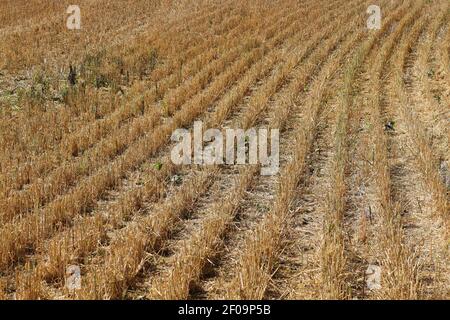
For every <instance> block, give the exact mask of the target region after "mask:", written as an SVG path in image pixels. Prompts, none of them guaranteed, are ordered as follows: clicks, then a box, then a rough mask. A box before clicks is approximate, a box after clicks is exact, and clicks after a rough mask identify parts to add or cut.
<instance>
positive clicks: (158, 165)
mask: <svg viewBox="0 0 450 320" xmlns="http://www.w3.org/2000/svg"><path fill="white" fill-rule="evenodd" d="M162 166H163V164H162V163H161V162H159V161H158V162H156V163H155V164H153V168H155V169H156V170H158V171H160V170H161V169H162Z"/></svg>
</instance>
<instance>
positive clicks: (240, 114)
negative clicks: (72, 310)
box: [0, 0, 450, 299]
mask: <svg viewBox="0 0 450 320" xmlns="http://www.w3.org/2000/svg"><path fill="white" fill-rule="evenodd" d="M74 2H77V3H76V4H77V5H78V6H79V7H80V10H81V11H80V12H81V29H80V30H70V29H68V28H67V26H66V19H67V17H68V14H67V12H66V10H67V7H68V6H69V5H72V4H74V3H72V1H70V2H69V1H66V0H61V1H54V0H2V1H1V3H0V150H1V152H0V299H449V298H450V261H449V260H450V256H449V253H450V238H449V236H450V232H449V231H450V216H449V189H450V151H449V150H450V149H449V139H450V62H449V60H450V1H448V0H395V1H392V0H350V1H349V0H331V1H330V0H301V1H297V0H271V1H265V0H254V1H242V0H220V1H219V0H217V1H216V0H197V1H194V0H179V1H176V0H121V1H116V0H77V1H74ZM371 5H377V6H379V7H380V8H381V12H382V20H381V22H382V23H381V28H379V29H375V30H369V29H368V28H367V26H366V21H367V19H368V13H367V8H368V7H369V6H371ZM199 120H201V121H203V123H204V125H205V126H206V127H207V128H221V129H223V128H243V129H248V128H252V127H256V128H273V129H280V171H279V173H278V174H277V175H273V176H263V175H260V170H259V169H260V168H259V167H258V165H216V166H201V165H183V166H177V165H174V164H173V163H172V161H171V158H170V154H171V150H172V148H173V146H174V142H172V141H171V135H172V133H173V131H174V130H176V129H177V128H185V129H188V130H192V128H193V124H194V121H199ZM72 268H79V270H80V279H81V285H80V286H79V287H78V288H76V289H73V288H70V287H69V286H68V285H67V284H68V283H67V281H68V280H67V279H68V277H70V276H71V274H70V272H71V270H72ZM371 279H372V280H371ZM371 281H373V283H371Z"/></svg>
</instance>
